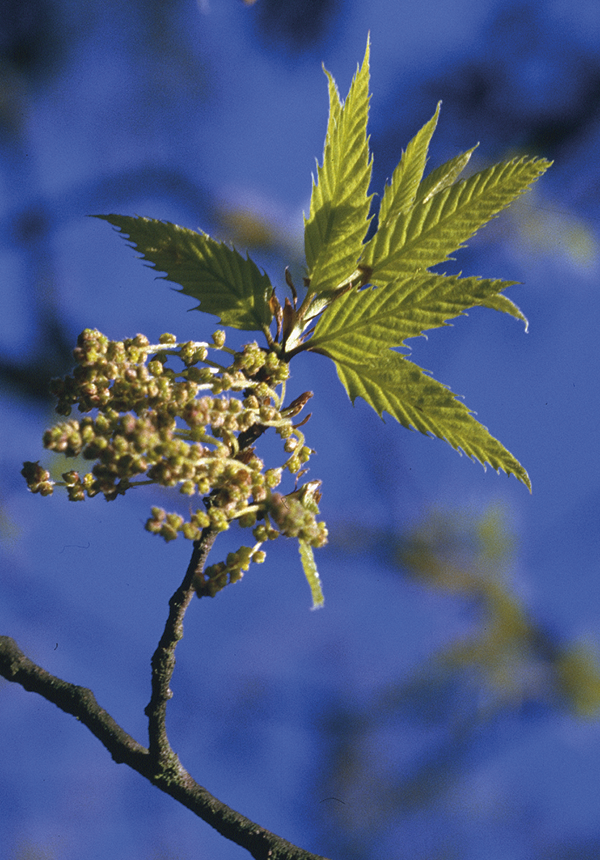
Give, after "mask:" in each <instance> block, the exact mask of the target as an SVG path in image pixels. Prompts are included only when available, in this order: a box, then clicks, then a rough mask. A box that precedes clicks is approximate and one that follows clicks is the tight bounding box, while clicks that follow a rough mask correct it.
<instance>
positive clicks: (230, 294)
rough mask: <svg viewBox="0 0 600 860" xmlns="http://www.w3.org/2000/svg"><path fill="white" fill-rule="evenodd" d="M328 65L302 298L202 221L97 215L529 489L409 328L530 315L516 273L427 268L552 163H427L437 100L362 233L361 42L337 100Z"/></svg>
mask: <svg viewBox="0 0 600 860" xmlns="http://www.w3.org/2000/svg"><path fill="white" fill-rule="evenodd" d="M325 74H326V76H327V82H328V91H329V120H328V125H327V134H326V138H325V148H324V153H323V160H322V164H317V170H316V176H315V178H314V181H313V188H312V196H311V202H310V211H309V214H308V217H306V218H305V223H304V248H305V256H306V277H305V279H304V290H303V295H302V299H300V298H299V295H298V291H297V290H296V287H295V285H294V284H293V282H292V280H291V278H290V277H289V274H288V272H287V270H286V282H287V285H288V287H289V288H290V290H291V299H290V297H289V296H288V297H286V298H285V301H284V302H283V304H282V303H281V302H280V301H279V299H278V297H277V295H276V293H275V289H274V287H273V286H272V284H271V282H270V280H269V278H268V277H267V275H266V274H265V273H263V272H261V271H260V270H259V269H258V267H257V266H256V265H255V263H254V262H253V261H252V260H251V259H250V258H249V257H242V256H241V255H240V254H239V253H238V252H237V251H236V250H235V249H234V248H231V247H229V246H228V245H226V244H223V243H220V242H216V241H215V240H214V239H211V238H210V237H209V236H208V235H207V234H206V233H202V232H195V231H193V230H187V229H184V228H182V227H179V226H177V225H174V224H170V223H166V222H162V221H156V220H151V219H147V218H141V217H135V218H134V217H128V216H122V215H101V216H98V217H100V218H103V219H105V220H107V221H108V222H109V223H111V224H112V225H114V226H115V227H116V228H118V229H119V230H120V231H122V233H123V234H124V235H125V236H127V237H128V238H129V240H130V242H131V244H132V245H133V246H134V247H135V248H136V249H137V250H138V252H139V253H140V254H141V256H142V257H143V259H144V260H146V261H147V262H148V263H149V264H151V265H152V266H155V267H156V269H157V270H160V271H163V272H165V273H166V274H165V275H164V277H165V278H166V279H167V280H169V281H173V282H174V283H176V284H178V285H179V286H180V288H181V292H183V293H185V294H186V295H190V296H192V297H193V298H195V299H196V300H198V301H199V305H198V308H197V309H198V310H201V311H204V312H205V313H209V314H214V315H216V316H218V317H220V320H221V322H222V323H223V325H227V326H232V327H234V328H239V329H243V330H246V331H261V332H262V333H263V334H264V336H265V338H266V342H267V348H268V349H269V350H271V351H274V352H276V353H277V355H278V356H280V357H281V358H282V359H283V360H286V361H289V360H290V359H291V358H292V357H293V356H294V355H296V354H298V353H299V352H302V351H310V352H313V353H318V354H321V355H323V356H327V357H328V358H330V359H331V360H332V361H333V362H334V364H335V367H336V370H337V373H338V376H339V379H340V381H341V382H342V384H343V386H344V387H345V389H346V391H347V393H348V395H349V396H350V398H351V400H352V401H353V402H354V401H355V400H356V398H357V397H361V398H363V399H364V400H365V401H366V402H367V403H368V404H369V405H370V406H371V407H372V408H373V409H374V410H375V411H376V412H377V414H378V415H380V416H382V417H383V413H384V412H387V413H388V414H390V415H391V416H393V417H394V418H395V419H396V420H397V421H398V422H399V423H400V424H402V425H403V426H404V427H407V428H411V429H416V430H419V431H420V432H421V433H424V434H432V435H433V436H437V437H438V438H440V439H444V440H445V441H447V442H448V443H449V444H450V445H451V446H452V447H453V448H455V449H457V450H462V451H464V452H465V453H466V454H467V455H468V456H469V457H471V458H475V459H477V460H479V461H480V462H481V463H482V464H483V465H484V466H485V464H487V463H489V464H490V465H491V466H492V467H493V468H494V469H496V470H500V469H503V470H504V471H505V472H506V473H507V474H514V475H515V476H516V477H517V478H518V479H519V480H520V481H522V482H523V483H524V484H525V485H526V486H527V487H528V488H529V489H531V484H530V481H529V477H528V475H527V472H526V471H525V469H524V468H523V466H521V464H520V463H519V462H518V461H517V460H516V458H515V457H514V456H513V455H512V454H511V453H510V452H509V451H507V450H506V448H505V447H504V446H503V445H502V444H501V443H500V442H499V441H498V440H497V439H495V438H494V437H493V436H492V435H491V434H490V433H489V432H488V430H487V428H486V427H484V426H483V425H482V424H480V423H479V422H478V421H477V420H476V418H475V417H474V415H473V413H472V412H471V410H470V409H469V408H468V407H467V406H466V405H465V404H464V403H463V402H462V400H460V399H458V398H457V397H456V395H454V394H453V393H452V391H450V389H449V388H447V387H446V386H445V385H443V384H442V383H440V382H438V381H437V380H435V379H434V378H432V377H431V376H430V375H429V374H428V373H427V372H426V371H425V370H423V369H422V368H421V367H419V366H418V365H416V364H415V363H414V362H413V361H411V359H410V358H409V356H408V354H407V352H406V350H408V346H407V344H406V341H407V339H409V338H412V337H416V336H419V335H423V334H424V333H425V332H426V331H427V330H429V329H432V328H436V327H440V326H445V325H447V324H448V320H450V319H452V318H454V317H457V316H460V315H462V314H464V312H465V311H466V310H468V309H469V308H472V307H477V306H481V307H487V308H492V309H494V310H497V311H502V312H504V313H508V314H510V315H512V316H513V317H515V318H517V319H520V320H521V321H522V322H524V323H525V325H527V320H526V319H525V317H524V315H523V314H522V313H521V311H520V310H519V308H518V307H517V306H516V305H515V304H513V302H512V301H511V300H510V299H508V298H507V297H506V296H505V295H504V294H503V291H504V289H506V287H509V286H511V285H512V283H513V282H510V281H503V280H497V279H485V278H477V277H462V276H460V275H448V274H443V273H439V272H437V271H432V269H433V268H434V267H436V266H439V265H440V264H443V263H445V262H447V261H448V260H449V259H451V254H452V253H453V252H455V251H456V250H457V249H459V248H461V247H463V246H464V244H465V242H467V241H468V239H469V238H470V237H472V236H473V235H474V233H476V232H477V230H479V229H480V228H481V227H482V226H483V225H485V224H486V223H487V222H488V221H490V220H491V219H493V218H495V217H496V216H497V215H498V213H499V212H501V211H502V210H503V209H505V208H506V207H507V206H508V205H509V204H510V203H511V202H512V201H513V200H515V199H516V198H517V197H519V196H520V195H521V194H522V193H523V192H524V191H525V190H526V189H527V188H528V187H529V186H530V185H531V184H532V183H533V182H534V181H535V180H536V179H537V178H538V177H539V176H540V175H541V174H542V173H544V171H545V170H546V169H547V168H548V167H549V165H550V162H548V161H546V160H545V159H543V158H525V157H523V158H514V159H511V160H509V161H506V162H502V163H500V164H495V165H493V166H492V167H488V168H486V169H484V170H482V171H480V172H478V173H475V174H474V175H472V176H469V177H467V178H461V174H462V173H463V171H464V169H465V167H466V166H467V164H468V163H469V159H470V158H471V155H472V153H473V149H474V148H473V149H470V150H468V151H466V152H463V153H460V154H459V155H457V156H455V157H454V158H452V159H450V160H449V161H448V162H446V163H445V164H442V165H441V166H439V167H437V168H436V169H435V170H433V171H431V172H430V173H429V174H428V175H425V167H426V163H427V154H428V149H429V144H430V141H431V138H432V135H433V132H434V131H435V128H436V125H437V122H438V117H439V111H440V105H438V107H437V109H436V111H435V113H434V115H433V116H432V118H431V119H430V120H429V122H427V123H426V124H425V125H424V126H423V128H422V129H421V130H420V131H419V132H418V133H417V134H416V135H415V137H414V138H413V139H412V140H411V141H410V142H409V144H408V146H407V148H406V151H405V152H404V153H403V154H402V158H401V160H400V163H399V164H398V166H397V168H396V170H395V171H394V173H393V175H392V177H391V180H390V182H389V183H388V184H387V185H386V186H385V188H384V191H383V195H382V196H381V202H380V206H379V212H378V223H377V230H376V231H375V232H374V233H373V235H372V236H371V237H370V238H368V239H367V235H368V231H369V226H370V224H371V220H372V218H373V213H372V212H371V208H372V206H371V204H372V200H373V195H370V194H369V185H370V179H371V165H372V156H371V153H370V151H369V138H368V136H367V120H368V110H369V98H370V95H369V75H370V73H369V44H368V43H367V49H366V53H365V57H364V60H363V63H362V65H361V66H360V67H359V68H358V69H357V72H356V74H355V76H354V79H353V81H352V84H351V86H350V91H349V93H348V96H347V98H346V100H345V101H342V99H341V98H340V95H339V92H338V89H337V86H336V83H335V81H334V79H333V77H332V76H331V74H330V73H329V72H327V71H326V70H325ZM273 327H275V329H276V330H275V332H273V330H272V329H273ZM398 349H404V350H405V351H404V352H399V351H398Z"/></svg>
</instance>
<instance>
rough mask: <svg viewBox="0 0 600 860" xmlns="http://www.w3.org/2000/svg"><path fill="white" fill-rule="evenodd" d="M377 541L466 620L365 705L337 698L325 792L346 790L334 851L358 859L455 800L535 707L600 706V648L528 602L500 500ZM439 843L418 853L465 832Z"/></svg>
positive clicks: (577, 711) (583, 709) (593, 711)
mask: <svg viewBox="0 0 600 860" xmlns="http://www.w3.org/2000/svg"><path fill="white" fill-rule="evenodd" d="M376 542H377V544H381V545H385V546H386V547H387V548H388V550H389V548H390V547H391V548H392V554H393V555H392V557H393V559H394V564H395V570H396V572H397V573H398V574H400V575H401V576H402V577H403V578H406V579H407V580H408V581H410V582H413V583H416V584H418V585H419V586H421V587H422V589H423V598H424V599H425V600H426V599H427V593H430V594H431V595H432V596H433V595H434V594H436V595H441V596H445V597H446V598H447V600H448V601H450V602H451V603H450V606H451V607H452V608H453V609H454V610H458V611H459V615H460V617H462V618H463V619H465V621H464V623H463V625H462V626H463V627H464V628H466V629H465V632H464V633H461V634H460V635H458V636H456V637H455V638H454V640H453V641H450V642H448V643H446V644H445V645H444V647H443V648H441V649H440V650H439V651H438V652H434V653H432V654H431V655H430V657H429V658H427V659H426V660H425V662H423V663H421V664H420V665H417V666H415V667H414V668H413V670H412V672H410V673H409V675H408V677H403V678H402V679H400V680H399V681H398V682H397V683H394V684H392V685H388V686H385V687H383V688H382V689H380V691H379V693H378V694H375V695H374V696H373V697H372V698H371V699H370V700H369V702H368V705H367V706H366V707H365V708H360V707H356V705H355V703H353V702H351V701H348V702H345V701H337V702H336V703H335V705H333V706H332V708H331V709H330V710H329V712H328V713H327V714H326V715H325V716H324V720H323V721H324V729H325V731H326V733H327V734H328V744H329V748H330V750H332V752H331V754H330V756H329V758H328V759H327V760H326V762H325V764H324V766H323V769H322V778H323V786H322V792H323V796H324V797H328V798H338V799H339V801H340V802H338V803H335V804H331V807H330V808H328V813H329V814H331V813H332V811H333V814H334V815H335V818H336V819H337V821H338V822H339V832H340V833H342V832H343V833H344V834H345V836H344V837H343V838H342V837H339V840H337V841H336V840H335V839H334V840H333V841H332V846H333V847H329V848H328V850H329V851H330V852H331V851H334V853H335V850H338V851H339V852H340V853H341V854H342V855H343V854H344V852H346V854H347V855H351V856H352V857H353V858H356V860H360V858H362V857H369V856H373V847H374V844H378V843H377V840H378V839H380V838H381V834H382V832H383V831H384V830H385V829H386V822H388V825H387V826H389V827H392V828H393V825H392V824H391V822H396V824H395V825H394V826H397V827H398V828H400V829H399V830H398V832H399V833H401V832H404V831H403V829H402V828H404V829H405V831H406V832H410V821H411V819H414V817H417V818H418V819H419V820H420V821H421V825H420V826H421V828H422V826H423V816H427V815H429V814H433V815H434V816H435V815H439V814H440V810H444V809H451V808H452V806H453V804H454V803H456V802H457V801H456V796H457V794H458V796H460V794H461V791H462V790H463V788H462V780H463V779H464V778H465V776H466V775H467V773H468V771H469V768H470V766H471V764H472V763H473V761H474V760H477V761H478V762H479V766H480V767H484V766H485V761H486V758H488V757H489V756H490V755H492V754H493V755H497V754H498V752H499V749H501V748H502V746H503V744H506V742H507V741H508V739H509V738H511V740H510V742H511V743H512V742H514V736H515V732H516V731H518V729H517V726H518V725H519V723H521V724H522V726H523V727H525V725H526V724H527V722H528V720H529V719H530V718H531V716H532V715H536V718H540V719H541V718H543V717H544V716H550V715H551V714H556V713H561V712H562V713H564V714H568V713H570V714H572V715H575V716H579V717H586V718H592V717H595V716H597V714H598V713H599V712H600V664H599V662H598V659H597V657H596V654H595V651H594V648H593V646H592V645H591V644H589V643H581V642H568V641H563V640H562V639H561V637H559V636H557V635H555V634H553V633H551V632H550V631H549V630H548V629H547V627H546V626H545V624H544V623H543V621H541V620H539V619H537V618H535V617H534V615H533V613H532V612H530V610H529V609H528V607H527V603H526V601H525V599H524V598H523V597H522V596H521V595H520V593H519V588H518V587H517V583H516V582H515V579H514V576H513V573H512V571H513V567H514V565H515V536H514V534H513V533H512V531H511V529H510V527H509V525H508V524H507V516H506V511H505V510H504V509H503V508H502V507H500V506H495V505H494V506H491V507H489V508H487V509H486V510H484V511H483V512H482V513H481V514H479V515H473V513H472V512H470V511H467V510H465V511H458V512H457V511H453V512H448V511H444V510H433V511H432V512H431V513H430V514H429V515H428V516H426V517H425V518H424V519H423V520H421V521H420V522H417V524H416V525H415V526H414V528H413V529H412V531H408V532H407V533H406V534H403V535H397V534H396V535H393V534H390V533H381V534H379V535H378V536H377V539H376ZM373 546H374V545H372V547H371V551H372V550H373ZM509 725H510V726H511V734H509V735H507V734H506V733H505V731H503V727H505V726H509ZM382 749H385V750H386V756H385V764H383V763H382V757H381V750H382ZM498 814H499V815H500V814H501V812H500V811H499V812H498ZM432 844H433V845H435V849H436V850H437V851H438V852H440V853H432V854H427V853H426V852H425V851H423V852H422V853H418V854H417V855H414V856H415V857H418V858H421V857H423V858H425V857H427V858H429V857H430V856H435V857H438V856H439V857H452V858H454V857H456V858H458V857H459V856H460V847H459V845H460V843H459V841H457V842H456V844H455V845H454V847H453V844H452V840H450V841H448V840H447V838H446V837H444V838H442V839H441V841H439V842H438V841H437V840H436V839H435V838H434V839H433V843H432ZM444 852H449V853H444ZM454 852H456V853H454ZM399 856H404V855H399Z"/></svg>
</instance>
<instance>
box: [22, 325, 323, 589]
mask: <svg viewBox="0 0 600 860" xmlns="http://www.w3.org/2000/svg"><path fill="white" fill-rule="evenodd" d="M159 341H160V342H159V343H158V344H155V345H151V344H150V342H149V341H148V339H147V338H146V337H145V336H143V335H137V336H136V337H135V338H132V339H128V340H124V341H111V340H109V339H108V338H107V337H106V336H105V335H103V334H101V333H100V332H99V331H97V330H92V329H86V330H85V331H83V332H82V333H81V335H80V336H79V338H78V341H77V346H76V348H75V350H74V357H75V360H76V362H77V366H76V368H75V370H74V372H73V375H72V376H69V377H66V378H65V379H59V380H53V382H52V392H53V393H54V394H55V395H56V397H57V400H58V403H57V406H56V411H57V412H58V413H59V414H60V415H63V416H65V417H66V418H67V419H68V420H66V421H62V422H60V423H59V424H56V425H55V426H54V427H52V428H50V429H49V430H47V431H46V432H45V433H44V437H43V443H44V447H45V448H46V449H48V450H50V451H54V452H56V453H62V454H64V455H65V456H66V457H77V458H82V459H83V460H89V461H95V463H94V465H93V466H92V468H91V469H90V471H88V472H85V473H84V474H81V473H80V471H78V470H75V469H71V470H69V471H66V472H64V473H63V474H62V479H63V480H62V481H54V480H52V478H51V476H50V473H49V472H48V471H47V470H46V469H44V468H43V467H42V466H40V465H39V463H32V462H28V463H25V464H24V467H23V470H22V474H23V476H24V477H25V479H26V481H27V484H28V486H29V489H30V490H31V491H32V492H34V493H40V494H41V495H50V494H51V493H52V492H53V489H54V487H55V486H57V485H58V486H64V487H66V490H67V493H68V496H69V499H71V500H72V501H80V500H83V499H84V498H85V497H86V496H87V497H91V496H96V495H98V494H102V495H104V497H105V499H106V500H107V501H111V500H113V499H115V498H116V497H117V496H119V495H123V494H124V493H125V492H126V491H127V490H129V489H131V488H133V487H137V486H141V485H147V484H157V485H159V486H162V487H178V488H179V491H180V492H181V493H183V494H184V495H186V496H189V497H190V499H192V498H194V497H195V498H197V499H198V502H199V504H197V505H196V506H194V505H193V504H191V505H190V513H189V517H188V518H185V517H183V516H181V515H180V514H175V513H167V512H166V511H164V510H163V509H162V508H159V507H153V508H152V511H151V516H150V518H149V519H148V521H147V522H146V529H147V530H148V531H149V532H151V533H153V534H157V535H160V536H161V537H162V538H164V539H165V540H166V541H170V540H173V539H174V538H176V537H177V536H178V534H183V536H184V537H186V538H188V539H190V540H198V539H199V538H200V536H201V534H202V531H203V529H207V528H210V529H213V530H216V531H224V530H225V529H227V528H229V524H230V523H231V522H232V521H233V520H236V519H237V520H238V522H239V523H240V525H242V526H243V527H246V528H252V529H253V532H254V537H255V541H256V543H255V545H254V546H253V547H242V548H241V549H240V550H238V552H237V553H233V554H230V557H228V559H227V562H222V563H220V565H213V566H212V568H207V570H206V572H205V577H204V580H205V584H206V589H205V593H215V592H216V591H218V590H219V589H220V588H222V587H223V585H224V584H225V583H226V582H227V581H235V579H236V578H238V579H239V577H240V576H241V575H242V571H243V570H245V569H247V567H248V565H249V563H250V561H262V560H263V559H264V553H262V552H261V551H260V550H259V547H260V545H261V544H262V543H263V542H264V541H265V540H271V539H273V538H275V537H278V536H279V535H286V536H289V537H300V538H301V539H303V540H305V541H307V542H308V543H310V544H311V545H312V546H322V545H323V544H324V543H325V542H326V540H327V531H326V528H325V525H324V523H318V522H317V520H316V516H315V512H316V511H317V509H316V505H315V504H314V497H315V494H312V496H311V499H312V501H311V504H308V503H307V504H306V505H304V504H303V502H302V501H299V493H298V491H297V490H296V491H295V492H294V493H292V494H290V496H289V497H288V496H282V495H281V494H280V493H274V492H273V490H274V489H275V488H276V487H277V486H278V485H279V484H280V482H281V479H282V474H283V471H284V470H287V471H288V472H290V473H292V474H293V475H296V481H297V480H298V478H299V477H300V476H301V475H302V474H303V473H304V471H305V466H306V463H307V462H308V460H309V457H310V455H311V453H313V452H312V451H311V449H310V448H308V447H307V446H306V445H305V444H304V436H303V434H302V433H301V432H300V429H299V427H300V424H294V423H293V419H294V417H295V416H296V415H297V414H298V413H299V412H300V411H301V409H302V408H303V407H304V405H305V404H306V402H307V401H308V399H309V398H310V396H312V395H311V393H310V392H306V393H305V394H304V395H301V396H300V397H299V398H296V400H295V401H293V402H292V403H291V404H290V405H289V406H287V407H286V408H283V407H282V399H283V394H281V395H278V393H277V388H278V387H281V386H283V388H285V380H286V379H287V376H288V365H287V363H286V362H285V361H281V360H280V359H279V358H278V356H277V355H276V353H274V352H269V351H266V350H264V349H261V348H260V347H259V346H258V345H257V344H256V343H250V344H247V345H246V346H245V347H244V348H243V350H242V351H241V352H235V351H233V350H231V349H229V348H228V347H226V346H225V333H224V332H223V331H217V332H215V334H214V335H213V339H212V343H196V342H187V343H178V342H177V339H176V338H175V336H174V335H171V334H164V335H162V336H161V337H160V339H159ZM215 353H216V357H217V358H222V357H225V358H227V359H228V360H229V361H230V362H231V363H230V364H229V365H226V366H225V365H223V364H221V363H219V361H217V360H215V359H214V358H213V357H211V356H214V355H215ZM173 363H175V364H176V365H178V367H173V366H172V365H173ZM74 406H77V408H78V411H79V412H81V413H84V417H82V418H77V419H75V418H70V417H69V416H70V415H71V411H72V408H73V407H74ZM85 413H92V414H85ZM302 423H304V422H302ZM269 428H274V430H275V432H276V433H277V434H278V435H279V436H280V437H281V438H282V440H283V448H284V452H285V457H284V462H283V463H282V464H281V466H279V467H276V468H269V469H267V468H265V464H264V462H263V461H262V460H261V459H260V457H258V456H257V454H256V451H255V448H254V447H253V442H254V441H255V440H256V439H257V438H258V437H259V436H260V435H261V434H262V433H264V432H265V431H266V430H267V429H269ZM313 483H314V482H313ZM316 495H317V497H318V495H319V494H318V493H317V494H316ZM286 500H287V501H286ZM199 587H200V590H202V588H203V584H202V583H200V584H199Z"/></svg>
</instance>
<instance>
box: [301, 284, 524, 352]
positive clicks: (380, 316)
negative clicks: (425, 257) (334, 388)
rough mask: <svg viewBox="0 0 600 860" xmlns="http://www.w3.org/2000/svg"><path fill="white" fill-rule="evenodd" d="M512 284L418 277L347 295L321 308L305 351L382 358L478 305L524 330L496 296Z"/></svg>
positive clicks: (505, 301)
mask: <svg viewBox="0 0 600 860" xmlns="http://www.w3.org/2000/svg"><path fill="white" fill-rule="evenodd" d="M511 284H512V282H510V281H502V280H484V279H480V278H461V277H459V276H458V275H436V274H433V273H431V272H419V273H417V274H414V275H408V276H405V277H404V278H399V279H398V280H397V281H395V282H394V283H392V284H390V285H389V286H387V287H386V288H383V287H377V288H371V289H364V290H361V291H360V292H357V291H356V290H353V291H352V292H348V293H346V294H345V295H343V296H340V297H339V298H338V299H336V300H335V301H334V302H332V304H331V305H330V306H329V307H328V308H327V309H326V311H325V312H324V313H323V315H322V316H321V318H320V320H319V322H318V323H317V325H316V328H315V333H314V335H313V337H312V339H311V340H310V342H309V344H308V349H310V350H312V351H317V352H323V351H325V352H330V351H331V350H332V349H334V350H335V351H336V352H337V353H338V354H339V353H340V352H343V354H344V355H345V356H346V357H350V356H352V357H353V360H357V361H359V360H360V358H361V357H368V356H371V357H373V358H376V357H377V356H385V355H386V353H385V350H386V349H388V348H391V347H398V346H403V345H404V341H405V339H406V338H410V337H417V336H418V335H421V334H423V332H424V331H426V330H427V329H431V328H437V327H439V326H443V325H446V324H447V323H446V321H447V320H449V319H451V318H453V317H457V316H461V315H463V314H464V311H465V310H467V309H468V308H472V307H477V306H483V307H489V308H494V309H495V310H498V311H504V312H506V313H509V314H511V315H512V316H514V317H516V318H517V319H520V320H522V322H524V323H525V326H527V320H526V319H525V317H524V316H523V314H522V313H521V311H520V310H519V308H518V307H517V306H516V305H515V304H513V302H511V301H510V299H508V298H507V297H506V296H503V295H501V294H500V291H501V290H503V289H505V288H506V287H509V286H511Z"/></svg>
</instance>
